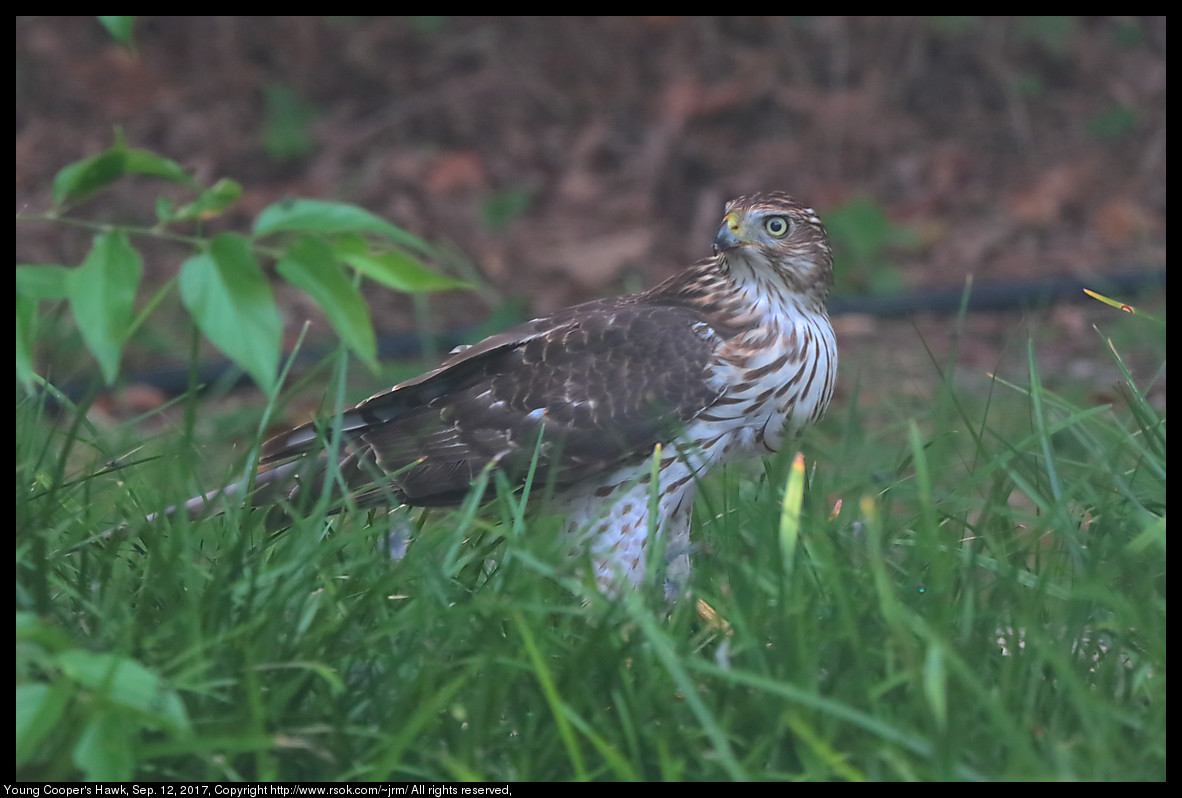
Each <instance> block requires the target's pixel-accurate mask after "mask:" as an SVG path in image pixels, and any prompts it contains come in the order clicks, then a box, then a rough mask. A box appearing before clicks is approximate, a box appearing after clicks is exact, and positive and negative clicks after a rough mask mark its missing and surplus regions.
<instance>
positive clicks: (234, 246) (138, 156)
mask: <svg viewBox="0 0 1182 798" xmlns="http://www.w3.org/2000/svg"><path fill="white" fill-rule="evenodd" d="M133 175H141V176H147V177H150V178H155V179H159V180H163V181H165V182H168V183H172V184H176V185H180V186H181V187H183V188H184V189H186V190H188V191H190V192H192V198H191V199H189V200H188V201H187V202H183V203H179V204H178V203H176V202H174V201H173V200H172V198H170V197H165V196H160V197H157V199H156V201H155V215H156V221H155V224H153V225H151V226H146V225H139V226H135V225H112V224H100V223H95V222H92V221H89V220H87V219H84V218H78V217H74V216H70V215H69V213H68V212H69V209H70V208H71V207H72V206H74V205H76V204H77V203H79V202H81V201H82V200H84V199H86V198H88V197H90V196H92V195H93V194H95V193H96V192H98V191H101V190H102V189H104V188H106V187H108V186H110V185H111V184H112V183H115V182H116V181H119V180H122V179H125V178H128V177H131V176H133ZM241 194H242V187H241V186H240V185H239V184H238V183H237V182H235V181H233V180H229V179H222V180H218V181H217V182H215V183H214V184H213V185H210V186H202V185H200V184H199V183H198V182H197V181H196V180H194V179H193V178H192V176H191V175H190V174H189V173H188V172H187V171H186V170H185V169H184V168H183V167H182V166H181V165H180V164H178V163H176V162H175V161H173V160H171V159H169V158H166V157H164V156H161V155H158V154H156V153H154V152H151V151H149V150H144V149H137V148H132V147H129V146H128V145H127V144H126V142H125V141H123V139H122V138H121V137H120V136H118V135H117V136H116V141H115V143H114V145H113V146H111V147H110V148H109V149H107V150H105V151H103V152H101V153H98V154H97V155H92V156H90V157H88V158H84V159H82V160H80V161H77V162H75V163H72V164H70V165H68V166H66V167H64V168H63V169H61V170H60V171H59V172H58V173H57V175H56V176H55V178H54V181H53V208H52V209H51V210H50V211H48V212H46V213H45V214H43V215H41V216H38V217H33V216H28V215H26V216H24V217H23V218H24V219H25V220H26V221H28V220H31V219H34V218H36V219H41V220H48V221H53V222H57V223H63V224H76V225H81V226H86V227H90V228H93V229H95V231H96V232H95V236H94V240H93V243H92V245H91V247H90V250H89V252H88V253H87V254H86V256H85V257H84V258H83V260H82V262H81V263H79V264H77V265H72V266H71V265H61V264H33V263H26V264H19V265H18V266H17V268H16V372H17V378H18V380H20V382H21V383H22V384H23V385H24V386H25V388H26V390H31V389H32V388H33V386H34V385H35V384H36V382H37V381H38V379H39V378H38V376H37V371H36V366H35V364H34V356H33V353H34V345H35V343H36V337H37V329H38V322H39V320H40V312H41V302H42V301H43V300H49V301H60V300H65V301H66V302H68V304H69V308H70V311H71V313H72V314H73V316H74V319H75V322H76V323H77V325H78V328H79V330H80V332H81V334H82V340H83V341H84V343H85V345H86V347H87V349H88V350H89V352H90V354H91V355H93V356H94V358H95V360H96V361H97V362H98V364H99V368H100V370H101V372H102V375H103V381H104V382H105V383H106V384H107V385H111V384H113V383H114V382H115V380H116V379H117V378H118V376H119V367H120V360H121V358H122V355H123V348H124V346H125V345H126V343H127V341H128V340H129V339H130V338H131V336H132V335H133V334H134V333H135V331H136V330H138V329H139V328H140V327H141V326H142V325H143V324H144V322H145V321H146V320H147V318H148V317H149V316H150V315H151V314H152V313H153V312H154V311H155V310H156V308H157V307H158V306H159V304H160V301H161V300H162V299H163V298H164V297H165V296H166V295H167V294H168V293H169V292H171V291H172V290H174V289H175V290H177V291H178V292H179V295H180V300H181V303H182V305H183V306H184V308H185V309H186V310H187V311H188V313H189V315H190V316H192V318H193V322H194V323H195V324H196V325H197V328H198V329H199V330H200V331H201V334H202V335H203V336H205V338H207V339H208V340H209V341H210V342H211V343H212V344H213V345H214V346H216V347H217V348H218V349H220V350H221V351H222V352H223V353H225V355H226V356H227V357H229V358H230V359H231V360H232V361H233V362H234V363H236V364H237V365H239V366H240V367H241V368H242V369H243V370H244V371H246V373H247V374H249V375H250V376H251V378H252V379H253V380H254V381H255V383H257V384H258V386H259V387H260V388H262V389H263V391H264V392H266V394H267V395H268V396H272V395H274V393H275V392H276V390H277V389H278V377H277V375H278V370H279V369H278V366H279V358H280V343H281V333H282V324H281V321H280V315H279V309H278V307H277V306H276V304H275V298H274V295H273V293H272V291H271V286H270V283H269V282H268V279H267V277H266V275H265V273H264V270H263V267H262V264H261V262H260V260H269V261H273V262H274V270H275V272H276V273H277V274H278V275H279V277H280V278H281V279H283V280H285V281H286V282H288V283H290V284H291V285H292V286H294V287H296V288H297V289H299V290H301V291H303V292H304V293H306V294H308V295H309V296H310V297H311V298H312V300H313V301H314V302H315V303H316V304H317V305H318V306H319V307H320V309H321V310H322V311H323V312H324V314H325V317H326V318H327V319H328V321H329V323H330V324H331V325H332V327H333V329H334V330H336V332H337V334H338V335H339V336H340V338H341V340H342V341H343V342H344V343H345V345H346V346H347V347H348V348H349V349H350V350H351V351H352V352H353V353H355V354H356V355H357V356H358V357H359V358H360V359H361V360H362V361H363V362H365V363H366V364H367V365H368V366H369V367H370V368H376V366H377V346H376V343H375V339H374V331H373V324H372V321H371V319H370V315H369V309H368V307H367V306H366V303H365V300H364V298H363V295H362V291H361V287H360V284H361V279H362V278H368V279H370V280H374V281H376V282H378V283H380V284H382V285H384V286H386V287H388V288H392V289H394V290H396V291H402V292H406V293H417V292H426V291H439V290H446V289H454V288H466V287H468V284H467V283H464V282H462V281H460V280H456V279H454V278H452V277H448V276H446V275H442V274H439V273H437V272H435V271H432V270H431V269H429V268H427V267H426V266H424V265H423V263H422V260H421V259H422V258H431V257H435V256H436V252H435V250H434V248H433V247H432V246H431V245H430V244H428V243H427V242H425V241H423V240H422V239H420V238H419V237H417V236H415V235H413V234H412V233H409V232H407V231H406V230H403V229H402V228H400V227H398V226H396V225H393V224H391V223H390V222H387V221H386V220H384V219H381V218H380V217H378V216H375V215H374V214H372V213H370V212H369V211H366V210H364V209H363V208H359V207H357V206H355V205H350V204H347V203H341V202H329V201H323V200H312V199H285V200H281V201H279V202H276V203H273V204H271V205H269V206H267V207H266V208H264V209H263V210H262V211H261V212H260V213H259V214H258V216H257V217H256V218H255V219H254V223H253V224H252V226H251V231H250V234H249V235H243V234H241V233H235V232H223V233H217V234H215V235H213V236H205V235H187V234H183V233H179V232H177V229H176V228H178V227H182V226H185V225H191V224H194V223H202V222H205V221H208V220H210V219H213V218H216V217H218V216H220V215H222V214H223V213H225V212H226V211H227V209H229V208H230V207H231V206H232V205H233V204H234V202H235V201H236V200H237V199H238V198H239V197H240V196H241ZM137 236H151V237H155V238H160V239H167V240H170V241H174V242H177V243H179V244H181V245H183V246H186V247H189V248H190V249H191V250H192V251H193V254H192V255H191V256H190V257H188V258H186V259H185V260H184V262H183V263H181V265H180V267H179V269H178V270H177V273H176V274H175V275H174V276H173V277H172V278H171V279H170V280H168V281H167V282H166V283H165V284H164V286H162V287H161V288H160V289H159V290H158V291H156V292H155V293H154V294H153V295H152V296H151V297H149V298H147V300H146V301H142V302H140V301H139V300H140V293H141V282H142V279H143V259H142V258H141V256H140V254H139V252H138V250H137V249H136V248H135V246H134V244H133V238H134V237H137ZM137 304H139V305H140V310H139V311H138V312H137V310H136V308H137Z"/></svg>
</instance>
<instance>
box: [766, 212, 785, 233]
mask: <svg viewBox="0 0 1182 798" xmlns="http://www.w3.org/2000/svg"><path fill="white" fill-rule="evenodd" d="M763 229H764V230H767V231H768V235H770V236H771V237H772V238H783V237H784V236H786V235H788V220H787V219H785V218H784V217H783V216H769V217H768V218H767V219H765V220H764V222H763Z"/></svg>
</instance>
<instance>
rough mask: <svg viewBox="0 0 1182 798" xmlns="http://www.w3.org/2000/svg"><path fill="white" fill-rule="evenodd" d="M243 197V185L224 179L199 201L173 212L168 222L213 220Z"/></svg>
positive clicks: (201, 194)
mask: <svg viewBox="0 0 1182 798" xmlns="http://www.w3.org/2000/svg"><path fill="white" fill-rule="evenodd" d="M241 196H242V184H241V183H239V182H238V181H236V180H230V179H229V178H222V179H221V180H219V181H218V182H216V183H214V184H213V185H212V186H210V187H209V188H207V189H205V190H204V191H202V192H201V193H200V194H198V195H197V199H195V200H193V201H192V202H190V203H188V204H187V205H182V206H181V207H180V208H177V209H176V210H175V211H173V212H172V213H171V214H170V215H169V219H168V220H169V221H180V220H185V219H211V218H213V217H215V216H217V215H218V214H220V213H221V212H222V211H224V210H225V209H226V208H228V207H230V206H231V205H233V204H234V203H235V202H237V201H238V198H239V197H241ZM158 215H159V214H158ZM161 221H165V219H161Z"/></svg>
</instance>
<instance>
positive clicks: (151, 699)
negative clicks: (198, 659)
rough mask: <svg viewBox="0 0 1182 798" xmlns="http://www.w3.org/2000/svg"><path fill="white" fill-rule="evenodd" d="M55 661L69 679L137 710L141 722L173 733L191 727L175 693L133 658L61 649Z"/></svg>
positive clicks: (115, 703) (118, 703)
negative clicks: (62, 650)
mask: <svg viewBox="0 0 1182 798" xmlns="http://www.w3.org/2000/svg"><path fill="white" fill-rule="evenodd" d="M57 662H58V665H59V666H60V667H61V669H62V673H64V674H65V675H66V677H68V678H69V679H70V680H72V681H74V682H76V683H77V684H78V685H80V686H82V687H84V688H86V689H87V690H90V691H91V692H94V693H97V694H99V695H102V696H103V698H104V699H106V701H108V702H110V703H111V704H114V705H116V706H118V707H120V708H121V709H123V710H131V711H133V712H136V713H138V714H139V715H140V717H141V720H142V721H143V722H144V723H146V724H148V725H150V726H153V727H157V728H162V729H165V730H167V731H169V732H172V733H174V734H181V733H186V734H187V733H188V732H189V731H190V730H191V727H190V724H189V715H188V713H187V712H186V711H185V705H184V703H183V702H182V701H181V699H180V696H179V695H177V692H176V691H175V690H173V689H172V688H170V687H168V686H167V683H166V682H165V681H164V680H163V679H161V678H160V677H159V676H157V675H156V674H155V673H153V672H152V671H150V670H148V669H147V668H145V667H144V666H143V665H141V664H140V663H138V662H136V661H135V660H133V659H129V658H128V657H121V656H119V655H117V654H107V653H103V652H96V651H87V650H85V649H81V648H75V649H71V650H69V651H64V652H62V653H61V654H60V655H59V656H58V657H57Z"/></svg>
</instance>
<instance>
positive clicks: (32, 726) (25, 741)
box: [16, 684, 69, 767]
mask: <svg viewBox="0 0 1182 798" xmlns="http://www.w3.org/2000/svg"><path fill="white" fill-rule="evenodd" d="M68 700H69V692H68V691H67V690H65V689H64V688H62V687H60V686H57V685H53V686H51V685H47V684H18V685H17V686H16V766H17V767H20V766H21V765H22V764H24V763H25V762H27V761H29V759H30V758H31V756H32V755H33V754H34V753H36V752H37V750H38V748H39V743H40V742H41V741H42V740H43V739H44V738H45V735H47V734H48V733H49V732H51V731H52V730H53V728H54V726H56V725H57V723H58V721H59V720H61V717H62V713H63V711H64V710H65V708H66V703H67V701H68Z"/></svg>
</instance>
